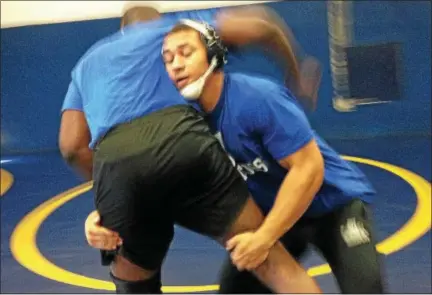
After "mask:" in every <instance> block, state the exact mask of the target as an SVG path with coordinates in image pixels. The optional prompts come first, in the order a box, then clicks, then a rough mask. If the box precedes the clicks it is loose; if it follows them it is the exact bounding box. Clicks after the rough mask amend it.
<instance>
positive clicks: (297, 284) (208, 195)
mask: <svg viewBox="0 0 432 295" xmlns="http://www.w3.org/2000/svg"><path fill="white" fill-rule="evenodd" d="M201 159H202V160H201V161H200V163H202V164H203V165H204V166H203V167H201V168H200V169H197V171H199V172H200V174H199V175H197V177H200V178H199V179H200V181H198V182H197V181H196V182H195V183H198V184H202V187H201V190H202V192H203V195H204V196H205V197H202V198H201V199H196V200H195V202H194V203H189V204H188V206H187V207H186V208H185V207H180V206H178V208H181V212H182V214H181V215H179V216H178V218H177V219H176V221H178V223H179V224H181V225H183V226H184V227H186V228H189V229H191V230H193V231H196V232H199V233H202V234H204V235H207V236H209V237H212V238H214V239H216V240H218V241H220V242H221V244H224V243H225V241H227V240H228V239H229V238H231V237H233V236H234V235H237V234H239V233H242V232H247V231H254V230H256V229H257V228H258V227H259V226H260V225H261V223H262V222H263V220H264V217H263V215H262V213H261V210H260V209H259V208H258V206H257V205H256V204H255V202H254V201H253V200H252V199H251V198H250V197H249V192H248V189H247V186H246V184H245V183H244V181H243V179H242V178H241V176H240V175H239V174H238V173H237V171H236V170H234V167H233V166H232V164H231V163H230V161H229V159H228V157H227V155H226V154H225V152H224V151H223V150H222V147H221V146H220V145H219V144H215V145H213V146H211V147H210V148H208V149H207V150H206V151H205V152H204V153H203V154H202V157H201ZM190 185H192V184H190ZM182 203H184V202H182ZM185 213H186V214H185ZM253 274H254V275H255V276H256V277H257V278H258V279H259V280H260V281H261V282H263V283H264V284H265V285H266V286H268V287H269V288H270V289H271V290H273V291H274V292H277V293H321V291H320V289H319V287H318V286H317V284H316V283H315V281H314V280H313V279H312V278H311V277H309V276H308V275H307V273H306V271H305V270H304V269H303V268H302V267H301V266H300V265H299V264H298V263H297V262H296V261H295V259H294V258H293V257H292V256H291V255H290V254H289V253H288V252H287V251H286V249H285V248H284V247H283V246H282V244H281V243H276V244H275V245H274V247H272V249H271V250H270V253H269V256H268V259H267V260H266V261H265V262H264V263H263V264H262V265H261V266H259V267H258V268H257V269H256V270H254V271H253Z"/></svg>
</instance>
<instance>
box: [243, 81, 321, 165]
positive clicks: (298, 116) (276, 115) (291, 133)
mask: <svg viewBox="0 0 432 295" xmlns="http://www.w3.org/2000/svg"><path fill="white" fill-rule="evenodd" d="M256 114H257V116H256V118H249V120H248V121H249V122H253V123H252V124H253V125H254V126H253V129H254V130H253V132H254V133H255V134H257V135H259V136H260V138H261V141H262V144H263V145H264V147H265V148H266V149H267V151H268V152H269V153H270V154H271V155H272V157H273V158H274V159H276V160H277V161H279V160H282V159H284V158H286V157H288V156H290V155H292V154H294V153H295V152H297V151H298V150H300V149H301V148H302V147H304V146H305V145H306V144H308V143H309V142H310V141H311V140H312V139H313V138H314V132H313V130H312V128H311V126H310V124H309V121H308V119H307V117H306V115H305V113H304V112H303V111H302V109H301V108H300V106H299V105H298V104H297V102H296V101H295V99H294V98H293V97H292V96H291V94H290V93H289V91H288V90H287V89H285V88H284V87H280V88H279V89H277V90H275V91H271V93H270V94H269V95H268V97H264V98H262V99H258V104H257V109H256Z"/></svg>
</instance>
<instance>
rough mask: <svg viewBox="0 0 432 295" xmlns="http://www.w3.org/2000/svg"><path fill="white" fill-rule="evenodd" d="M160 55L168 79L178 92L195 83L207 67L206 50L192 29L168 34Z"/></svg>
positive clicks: (197, 34)
mask: <svg viewBox="0 0 432 295" xmlns="http://www.w3.org/2000/svg"><path fill="white" fill-rule="evenodd" d="M162 53H163V59H164V63H165V67H166V70H167V72H168V74H169V77H170V78H171V80H172V81H173V82H174V84H175V85H176V87H177V88H178V89H180V90H181V89H182V88H184V87H185V86H187V85H188V84H190V83H192V82H194V81H196V80H197V79H198V78H199V77H201V76H202V75H203V74H204V73H205V71H206V70H207V69H208V67H209V63H208V60H207V50H206V48H205V46H204V44H203V42H202V40H201V38H200V35H199V33H198V32H197V31H195V30H192V29H184V30H181V31H177V32H173V33H170V34H168V35H167V36H166V38H165V40H164V45H163V50H162Z"/></svg>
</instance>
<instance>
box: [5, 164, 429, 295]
mask: <svg viewBox="0 0 432 295" xmlns="http://www.w3.org/2000/svg"><path fill="white" fill-rule="evenodd" d="M344 158H345V159H347V160H349V161H353V162H358V163H363V164H367V165H372V166H375V167H378V168H381V169H384V170H387V171H389V172H391V173H393V174H395V175H397V176H399V177H400V178H402V179H403V180H405V181H406V182H407V183H409V184H410V185H411V186H412V187H413V189H414V191H415V193H416V195H417V206H416V209H415V212H414V214H413V215H412V216H411V218H410V219H409V220H408V221H407V222H406V223H405V224H404V225H403V226H402V227H401V228H400V229H399V230H398V231H396V232H395V233H394V234H393V235H391V236H390V237H388V238H387V239H385V240H384V241H382V242H381V243H379V244H378V245H377V249H378V250H379V251H380V252H381V253H383V254H387V255H388V254H391V253H394V252H396V251H398V250H400V249H402V248H404V247H406V246H407V245H409V244H411V243H413V242H414V241H416V240H417V239H418V238H420V237H421V236H423V235H424V234H425V233H427V232H428V231H429V230H430V227H431V198H430V195H431V184H430V183H429V182H427V181H426V180H425V179H423V178H422V177H420V176H419V175H417V174H414V173H413V172H411V171H408V170H406V169H403V168H400V167H397V166H394V165H391V164H387V163H383V162H378V161H375V160H369V159H363V158H357V157H348V156H347V157H344ZM91 188H92V183H85V184H82V185H80V186H77V187H75V188H72V189H70V190H68V191H66V192H63V193H61V194H59V195H57V196H55V197H53V198H52V199H50V200H48V201H46V202H44V203H43V204H41V205H40V206H38V207H37V208H36V209H34V210H33V211H32V212H30V213H29V214H27V215H26V216H25V217H24V218H23V219H22V220H21V221H20V223H19V224H18V225H17V226H16V228H15V230H14V232H13V233H12V237H11V244H10V247H11V250H12V254H13V255H14V257H15V259H16V260H17V261H18V262H19V263H20V264H21V265H22V266H24V267H26V268H27V269H28V270H30V271H32V272H34V273H36V274H38V275H40V276H43V277H45V278H48V279H51V280H54V281H58V282H61V283H65V284H69V285H74V286H78V287H85V288H91V289H99V290H109V291H114V290H115V288H114V284H113V283H112V282H109V281H104V280H99V279H95V278H91V277H87V276H83V275H80V274H76V273H73V272H70V271H68V270H66V269H63V268H60V267H59V266H57V265H55V264H53V263H52V262H51V261H49V260H48V259H46V258H45V257H44V256H43V255H42V253H41V252H40V251H39V249H38V246H37V244H36V236H37V233H38V230H39V228H40V226H41V225H42V223H43V222H44V221H45V220H46V219H47V218H48V216H50V215H51V214H52V213H53V212H54V211H55V210H56V209H58V208H59V207H61V206H62V205H64V204H65V203H67V202H68V201H70V200H72V199H73V198H75V197H77V196H79V195H81V194H83V193H85V192H87V191H89V190H90V189H91ZM330 272H331V269H330V267H329V266H328V265H327V264H323V265H319V266H315V267H312V268H310V269H309V270H308V273H309V274H310V275H311V276H318V275H323V274H328V273H330ZM218 288H219V286H218V285H197V286H164V287H163V292H167V293H192V292H204V291H216V290H218Z"/></svg>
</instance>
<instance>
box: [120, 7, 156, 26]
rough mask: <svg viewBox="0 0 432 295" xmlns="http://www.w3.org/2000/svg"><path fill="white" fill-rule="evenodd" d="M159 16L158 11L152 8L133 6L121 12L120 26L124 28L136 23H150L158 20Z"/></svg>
mask: <svg viewBox="0 0 432 295" xmlns="http://www.w3.org/2000/svg"><path fill="white" fill-rule="evenodd" d="M160 16H161V15H160V13H159V11H158V10H157V9H156V8H154V7H151V6H134V7H130V8H127V9H126V10H125V11H124V12H123V16H122V18H121V23H120V26H121V27H125V26H127V25H130V24H133V23H137V22H144V21H151V20H154V19H157V18H159V17H160Z"/></svg>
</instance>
